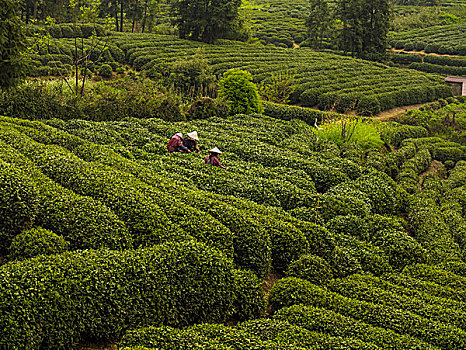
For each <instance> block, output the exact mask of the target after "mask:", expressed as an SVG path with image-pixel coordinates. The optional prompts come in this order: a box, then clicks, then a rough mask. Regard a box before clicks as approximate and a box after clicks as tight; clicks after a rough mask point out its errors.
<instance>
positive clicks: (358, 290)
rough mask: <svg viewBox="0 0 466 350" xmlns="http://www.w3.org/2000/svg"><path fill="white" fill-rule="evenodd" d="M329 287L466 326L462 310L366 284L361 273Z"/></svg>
mask: <svg viewBox="0 0 466 350" xmlns="http://www.w3.org/2000/svg"><path fill="white" fill-rule="evenodd" d="M328 288H329V289H330V290H331V291H333V292H336V293H339V294H341V295H344V296H346V297H348V298H353V299H357V300H362V301H367V302H371V303H374V304H380V305H385V306H390V307H395V308H399V309H402V310H405V311H409V312H412V313H414V314H417V315H420V316H422V317H425V318H428V319H431V320H434V321H439V322H443V323H445V324H451V325H454V326H456V327H459V328H461V329H463V330H464V329H465V328H466V323H465V322H464V320H465V319H466V315H464V312H462V311H461V310H457V309H450V308H448V307H447V306H446V305H443V304H442V303H441V301H440V300H438V301H437V303H433V302H432V301H431V302H426V300H425V299H418V298H416V297H414V296H404V295H402V294H401V295H398V294H395V293H393V291H387V290H384V289H382V288H379V287H378V285H377V284H366V283H364V276H361V275H352V276H350V277H347V278H345V279H341V280H334V281H332V283H330V284H329V286H328ZM439 301H440V302H439Z"/></svg>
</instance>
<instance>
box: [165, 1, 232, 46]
mask: <svg viewBox="0 0 466 350" xmlns="http://www.w3.org/2000/svg"><path fill="white" fill-rule="evenodd" d="M240 5H241V0H175V1H173V3H172V12H173V15H174V17H175V19H174V21H173V24H175V25H177V27H178V32H179V35H180V38H182V39H191V40H197V41H203V42H207V43H212V42H214V41H215V39H219V38H225V37H227V36H228V35H231V34H232V33H234V32H236V31H237V30H238V29H239V28H240V19H239V11H238V9H239V7H240Z"/></svg>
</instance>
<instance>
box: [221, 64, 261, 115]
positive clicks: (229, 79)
mask: <svg viewBox="0 0 466 350" xmlns="http://www.w3.org/2000/svg"><path fill="white" fill-rule="evenodd" d="M218 95H219V97H221V98H224V99H226V100H227V102H228V103H229V108H230V113H232V114H242V113H244V114H251V113H261V112H262V110H263V107H262V103H261V101H260V99H259V93H258V92H257V86H256V84H254V83H253V82H252V76H251V73H249V72H246V71H243V70H239V69H231V70H229V71H226V72H225V73H223V77H222V79H221V80H220V88H219V91H218Z"/></svg>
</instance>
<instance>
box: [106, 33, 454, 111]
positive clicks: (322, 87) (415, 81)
mask: <svg viewBox="0 0 466 350" xmlns="http://www.w3.org/2000/svg"><path fill="white" fill-rule="evenodd" d="M111 40H112V43H114V44H117V45H119V46H120V47H121V48H122V49H123V50H124V51H125V53H126V60H127V62H128V63H129V64H131V65H135V64H136V63H137V64H138V67H139V69H140V70H141V71H145V72H146V73H147V74H149V76H150V75H154V74H155V75H157V74H167V72H170V66H171V65H172V64H173V63H174V62H176V61H178V60H183V59H187V58H189V57H190V56H192V55H194V54H196V52H198V50H199V49H202V57H203V58H205V59H206V60H207V61H208V62H209V64H210V65H211V67H212V69H213V71H214V73H215V74H216V75H218V76H220V75H221V74H222V73H223V72H225V71H226V70H228V69H231V68H240V69H244V70H247V71H249V72H250V73H251V74H252V75H253V78H254V80H255V81H256V82H260V81H262V80H264V79H266V78H268V77H269V76H270V75H271V74H273V73H276V72H279V71H282V70H283V67H284V66H286V67H288V69H289V71H290V72H291V73H292V74H293V76H294V78H293V79H294V84H293V85H294V88H295V91H294V93H293V94H292V96H291V103H295V104H301V105H303V106H314V105H318V106H319V107H320V108H321V109H329V108H333V107H335V106H338V108H337V111H345V110H347V109H348V108H350V107H351V108H353V107H354V108H353V109H356V108H357V103H358V101H359V100H360V102H361V105H360V108H359V110H360V113H363V114H369V115H370V114H374V113H377V112H379V111H380V110H386V109H389V108H393V107H396V106H402V105H408V104H414V103H420V102H428V101H432V100H435V99H437V98H441V97H447V96H451V94H452V92H451V88H450V87H448V86H445V85H444V83H443V81H442V79H440V78H439V77H438V76H434V75H426V74H424V73H421V72H416V71H406V70H400V69H398V68H390V67H388V66H385V65H382V64H376V63H371V62H368V61H363V60H356V59H353V58H350V57H345V56H341V55H335V54H330V53H322V52H320V53H316V52H313V51H311V50H308V49H293V50H286V49H281V48H276V47H270V46H258V45H244V44H238V43H235V42H224V43H221V44H219V45H205V44H202V43H193V42H187V41H184V40H180V39H178V38H174V37H171V40H170V37H168V36H157V35H148V34H145V35H142V34H141V35H131V36H127V35H114V36H112V38H111ZM142 63H143V64H142ZM326 94H329V95H326ZM362 95H364V96H362ZM337 102H338V103H337ZM334 105H335V106H334ZM353 105H354V106H353Z"/></svg>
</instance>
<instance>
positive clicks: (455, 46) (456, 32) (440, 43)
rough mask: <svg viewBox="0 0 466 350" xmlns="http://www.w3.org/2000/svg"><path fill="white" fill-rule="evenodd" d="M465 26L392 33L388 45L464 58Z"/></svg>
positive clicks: (465, 43)
mask: <svg viewBox="0 0 466 350" xmlns="http://www.w3.org/2000/svg"><path fill="white" fill-rule="evenodd" d="M464 32H465V24H464V23H457V24H451V25H446V26H444V25H443V26H434V27H430V28H422V29H414V30H410V31H406V32H400V33H392V34H391V35H390V40H389V43H390V45H391V46H392V47H394V48H395V49H405V50H407V51H411V50H418V51H421V50H424V51H425V52H426V53H431V52H432V53H438V54H450V55H460V56H466V41H465V36H464Z"/></svg>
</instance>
